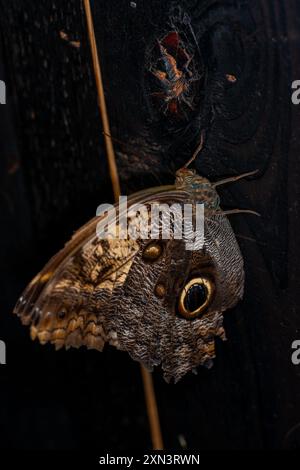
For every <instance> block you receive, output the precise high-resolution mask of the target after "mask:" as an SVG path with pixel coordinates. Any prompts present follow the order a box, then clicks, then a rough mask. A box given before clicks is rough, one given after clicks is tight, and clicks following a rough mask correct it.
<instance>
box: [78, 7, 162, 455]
mask: <svg viewBox="0 0 300 470" xmlns="http://www.w3.org/2000/svg"><path fill="white" fill-rule="evenodd" d="M83 2H84V9H85V14H86V21H87V28H88V36H89V42H90V47H91V54H92V60H93V67H94V74H95V81H96V88H97V94H98V104H99V108H100V114H101V119H102V126H103V135H104V139H105V146H106V153H107V160H108V165H109V173H110V178H111V182H112V187H113V192H114V197H115V200H116V201H118V199H119V196H120V194H121V189H120V180H119V174H118V169H117V165H116V158H115V153H114V147H113V143H112V138H111V133H110V126H109V119H108V114H107V108H106V102H105V95H104V88H103V81H102V75H101V67H100V59H99V52H98V50H97V43H96V38H95V30H94V23H93V17H92V12H91V5H90V0H83ZM141 374H142V379H143V384H144V394H145V402H146V407H147V414H148V420H149V426H150V431H151V439H152V444H153V449H154V450H162V449H163V441H162V434H161V428H160V421H159V414H158V408H157V402H156V396H155V390H154V384H153V379H152V375H151V374H150V372H148V371H147V370H146V369H145V368H144V367H143V366H141Z"/></svg>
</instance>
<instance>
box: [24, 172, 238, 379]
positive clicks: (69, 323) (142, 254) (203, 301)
mask: <svg viewBox="0 0 300 470" xmlns="http://www.w3.org/2000/svg"><path fill="white" fill-rule="evenodd" d="M153 202H159V203H168V204H169V205H171V204H174V203H176V204H178V205H179V206H183V205H184V204H186V203H189V204H194V205H195V204H196V203H197V202H202V203H204V206H205V223H204V229H205V240H204V245H203V247H202V248H201V249H199V250H194V251H188V250H186V247H185V242H184V240H177V239H175V238H174V237H171V238H170V239H169V240H149V239H146V240H134V239H130V238H127V239H110V238H108V239H104V240H101V239H99V238H98V237H97V234H96V227H97V223H98V219H99V218H98V217H96V218H94V219H92V220H91V221H90V222H88V223H87V224H86V225H85V226H84V227H82V228H81V229H79V230H78V231H77V232H76V233H75V234H74V236H73V237H72V239H71V240H70V241H69V242H68V243H67V244H66V246H65V247H64V248H63V250H61V251H60V252H59V253H58V254H57V255H55V256H54V257H53V258H52V259H51V260H50V261H49V263H48V264H47V265H46V266H45V267H44V269H43V270H42V271H41V272H40V273H39V274H38V275H37V276H36V277H35V278H34V279H33V281H32V282H31V283H30V284H29V286H28V287H27V289H26V290H25V292H24V293H23V295H22V297H21V298H20V300H19V302H18V303H17V305H16V307H15V313H16V314H17V315H19V316H20V318H21V320H22V322H23V323H24V324H28V325H31V336H32V338H33V339H35V338H38V339H39V341H40V342H41V343H42V344H44V343H47V342H50V343H52V344H54V345H55V347H56V348H57V349H58V348H60V347H63V346H64V347H66V348H69V347H79V346H82V345H85V346H86V347H88V348H93V349H97V350H100V351H102V349H103V347H104V345H105V343H109V344H111V345H113V346H115V347H117V348H118V349H121V350H125V351H127V352H128V353H129V354H130V355H131V357H132V358H133V359H135V360H137V361H139V362H141V363H143V364H144V365H145V366H146V367H147V368H148V369H150V370H151V369H152V368H153V366H156V365H159V364H161V366H162V369H163V371H164V377H165V379H166V380H167V381H169V380H170V379H172V378H173V379H174V380H175V381H177V380H179V379H180V378H181V377H182V376H183V375H185V373H187V372H188V371H190V370H195V369H196V367H197V366H198V365H205V366H207V367H210V366H211V365H212V359H213V358H214V356H215V337H217V336H219V337H221V338H223V339H224V338H225V333H224V329H223V326H222V320H223V312H224V311H225V310H227V309H229V308H231V307H233V306H235V305H236V303H237V302H238V301H239V300H240V299H241V298H242V296H243V289H244V270H243V258H242V255H241V253H240V250H239V247H238V244H237V242H236V239H235V236H234V233H233V230H232V228H231V226H230V223H229V221H228V219H227V217H226V216H225V215H224V214H222V211H221V209H220V201H219V196H218V194H217V192H216V190H215V189H214V185H213V184H212V183H210V182H209V180H207V179H206V178H204V177H202V176H199V175H198V174H197V173H196V172H195V171H193V170H188V169H181V170H179V171H178V172H177V173H176V181H175V185H174V186H171V187H158V188H151V189H148V190H145V191H142V192H140V193H136V194H134V195H132V196H131V197H129V199H128V207H129V208H130V207H132V206H133V205H134V204H136V203H143V204H145V205H147V204H151V203H153ZM103 217H104V216H103ZM118 229H119V233H120V231H122V230H123V228H122V227H121V226H119V227H118Z"/></svg>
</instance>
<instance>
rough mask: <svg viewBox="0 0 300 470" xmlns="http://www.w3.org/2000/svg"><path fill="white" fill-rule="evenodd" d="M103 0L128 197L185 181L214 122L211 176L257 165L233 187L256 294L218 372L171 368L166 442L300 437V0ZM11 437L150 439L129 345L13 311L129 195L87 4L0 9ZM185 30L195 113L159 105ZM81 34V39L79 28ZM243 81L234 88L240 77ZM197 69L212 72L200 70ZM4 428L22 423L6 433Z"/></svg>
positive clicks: (111, 96) (0, 410) (251, 292)
mask: <svg viewBox="0 0 300 470" xmlns="http://www.w3.org/2000/svg"><path fill="white" fill-rule="evenodd" d="M131 3H132V2H129V1H125V0H122V1H117V0H113V1H108V0H106V1H105V0H97V2H92V6H93V14H94V18H95V27H96V36H97V42H98V46H99V50H100V54H101V63H102V68H103V75H104V85H105V91H106V98H107V104H108V111H109V116H110V120H111V126H112V133H113V135H114V136H115V137H116V138H118V139H121V140H122V141H124V142H125V143H126V145H117V146H116V149H117V159H118V166H119V169H120V176H121V183H122V190H123V193H126V192H132V191H134V190H137V189H140V188H143V187H147V186H150V185H153V184H158V183H159V184H160V183H168V182H171V181H172V179H173V175H174V171H175V170H176V168H178V167H179V166H180V165H181V164H182V163H184V162H185V161H186V160H187V159H188V157H189V156H190V154H191V152H192V150H193V149H194V148H195V146H196V145H197V143H198V141H199V134H200V130H201V129H203V128H205V129H206V130H207V141H206V147H205V150H204V152H203V154H202V155H201V158H199V159H198V160H197V162H196V166H197V169H198V171H199V172H200V173H201V174H203V175H205V176H208V177H209V178H211V179H214V178H216V179H218V178H220V177H223V176H225V175H226V176H227V175H233V174H239V173H242V172H244V171H248V170H255V169H258V170H259V173H258V175H257V176H256V177H255V178H253V179H251V180H248V181H242V182H239V183H236V184H234V185H231V186H229V187H228V188H224V189H222V191H221V197H222V201H223V206H224V207H244V208H252V209H254V210H256V211H258V212H260V213H261V215H262V217H261V218H260V219H258V218H254V217H252V216H245V215H243V216H242V215H241V216H236V217H234V218H233V219H232V224H233V226H234V229H235V232H236V234H237V237H238V240H239V243H240V246H241V249H242V252H243V255H244V258H245V264H246V292H245V298H244V300H243V302H241V303H240V304H239V305H238V306H237V308H235V309H234V310H233V311H231V312H228V313H227V314H226V320H225V325H226V331H227V336H228V342H226V343H221V342H219V343H218V347H217V358H216V360H215V364H214V368H213V369H212V370H210V371H207V370H199V373H198V375H197V376H193V375H190V376H187V377H186V378H184V379H183V380H182V381H181V382H180V383H179V384H177V385H167V384H165V383H164V382H163V380H162V378H161V375H160V371H156V372H155V374H154V380H155V386H156V390H157V396H158V404H159V409H160V414H161V421H162V430H163V434H164V439H165V443H166V447H168V448H180V438H179V436H180V435H182V436H184V438H185V440H186V442H187V446H188V448H193V449H200V450H202V449H221V448H222V449H241V448H247V449H251V448H264V449H266V448H294V447H296V448H297V447H298V448H299V446H300V368H299V367H300V366H298V367H296V366H294V365H292V363H291V343H292V342H293V341H294V340H295V339H299V337H300V317H299V314H300V312H299V306H298V293H299V279H300V273H299V261H298V260H299V256H300V248H299V243H298V240H299V235H298V234H299V228H300V221H299V170H300V168H299V155H298V153H299V144H300V137H299V131H298V129H299V128H300V127H299V125H300V118H299V113H300V111H299V109H298V107H296V106H293V105H292V104H291V98H290V97H291V82H292V80H296V79H300V60H299V57H298V55H299V54H298V51H299V44H300V6H299V2H297V1H296V0H290V1H289V2H287V1H284V0H251V1H247V0H236V1H229V0H228V1H227V0H222V1H218V2H217V1H214V0H201V1H200V0H197V1H196V0H195V1H194V0H186V1H177V2H171V1H164V2H162V1H159V0H147V1H146V0H144V1H140V0H137V1H136V2H135V3H136V7H133V6H132V5H131ZM0 6H1V12H2V13H1V18H0V26H1V59H2V60H1V70H0V72H1V76H0V79H5V80H6V83H7V88H8V104H7V105H6V106H1V110H0V111H1V113H0V123H1V126H0V132H1V141H0V146H1V159H0V178H1V188H0V189H1V192H0V207H1V211H0V217H1V245H0V257H1V261H0V262H1V265H0V266H1V285H2V288H1V291H0V302H1V303H0V306H1V314H0V339H3V340H5V341H6V343H7V360H8V365H7V366H6V368H5V370H4V369H3V367H1V369H0V403H1V404H0V421H1V427H2V430H1V432H2V435H1V446H3V447H10V448H15V447H17V448H51V449H55V448H81V447H82V448H88V447H94V448H97V449H107V450H109V449H119V450H122V449H128V448H138V449H141V450H142V449H145V448H150V438H149V434H148V428H147V418H146V414H145V409H144V400H143V391H142V384H141V378H140V373H139V367H138V365H137V364H135V363H133V362H132V361H131V360H130V359H129V358H128V357H127V355H126V354H125V353H120V352H117V351H115V350H113V349H110V348H108V349H107V350H106V351H105V352H104V353H103V354H99V353H97V352H93V351H86V350H84V349H82V350H79V351H68V352H64V351H61V352H58V353H55V352H54V350H53V349H52V348H51V347H50V346H48V347H41V346H39V345H38V344H36V343H32V342H31V340H30V339H29V334H28V331H27V330H26V329H25V328H23V327H21V326H20V323H19V321H18V319H16V318H14V317H13V316H12V315H11V311H12V308H13V306H14V304H15V302H16V300H17V298H18V295H19V294H20V292H21V291H22V289H23V288H24V287H25V285H26V284H27V282H28V281H29V280H30V279H31V277H32V276H33V275H34V274H35V273H36V272H37V271H38V270H39V269H40V268H41V267H42V266H43V264H44V263H45V262H46V261H47V259H48V258H49V256H51V255H52V254H54V253H55V252H56V250H57V249H59V248H60V247H61V246H62V245H63V243H64V242H65V241H66V240H67V239H68V238H69V237H70V236H71V234H72V232H73V231H74V230H75V229H76V228H78V227H79V226H80V225H81V224H82V223H84V222H85V221H86V220H87V219H89V218H90V217H92V216H93V215H94V213H95V210H96V207H97V205H98V204H99V203H101V202H110V201H112V191H111V187H110V181H109V178H108V173H107V165H106V160H105V153H104V146H103V139H102V136H101V123H100V118H99V112H98V108H97V98H96V92H95V85H94V78H93V73H92V66H91V57H90V52H89V46H88V40H87V32H86V24H85V18H84V11H83V6H82V3H81V2H80V1H79V0H64V1H62V0H59V1H58V0H51V1H46V0H42V1H40V2H35V3H33V2H32V3H29V2H25V1H21V0H19V1H18V0H11V1H10V2H4V1H1V2H0ZM172 31H176V32H177V33H178V34H179V35H180V37H181V38H182V40H183V43H184V47H185V49H186V51H188V53H189V54H190V55H191V56H192V61H191V70H192V75H193V77H194V78H195V81H193V82H191V83H190V84H189V93H190V96H191V97H192V100H193V104H194V106H193V109H191V108H189V107H186V106H185V105H184V104H183V103H182V102H180V103H178V109H179V114H177V115H174V113H172V112H169V111H166V109H165V106H163V105H164V102H162V101H161V102H159V100H156V99H154V98H153V93H154V92H156V91H159V84H158V83H157V81H155V80H154V78H153V74H151V67H153V64H154V65H155V64H156V61H157V49H155V47H157V41H161V40H162V39H163V38H164V37H166V35H168V33H170V32H172ZM66 38H68V39H66ZM228 74H229V75H233V76H235V77H236V81H235V82H234V83H233V82H230V81H228V79H227V78H226V75H228ZM196 79H197V80H196ZM3 430H5V432H3Z"/></svg>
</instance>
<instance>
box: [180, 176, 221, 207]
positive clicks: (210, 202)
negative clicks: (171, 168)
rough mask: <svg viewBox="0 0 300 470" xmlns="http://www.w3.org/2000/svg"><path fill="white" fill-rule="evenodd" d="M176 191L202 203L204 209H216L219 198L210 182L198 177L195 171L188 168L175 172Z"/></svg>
mask: <svg viewBox="0 0 300 470" xmlns="http://www.w3.org/2000/svg"><path fill="white" fill-rule="evenodd" d="M175 186H176V189H179V190H183V191H187V192H189V193H190V194H191V195H192V196H193V197H194V198H195V199H197V200H198V201H199V202H203V203H204V204H205V206H206V207H209V208H214V209H216V208H218V207H219V204H220V198H219V196H218V193H217V191H216V190H215V188H214V187H213V185H212V184H211V182H210V181H209V180H208V179H207V178H205V177H204V176H200V175H198V173H197V172H196V170H192V169H190V168H180V170H177V171H176V180H175Z"/></svg>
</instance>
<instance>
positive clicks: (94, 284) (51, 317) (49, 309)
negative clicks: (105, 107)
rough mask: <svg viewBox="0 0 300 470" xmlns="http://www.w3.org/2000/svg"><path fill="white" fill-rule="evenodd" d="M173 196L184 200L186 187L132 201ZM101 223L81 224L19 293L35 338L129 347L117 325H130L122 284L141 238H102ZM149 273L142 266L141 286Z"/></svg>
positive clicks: (22, 315)
mask: <svg viewBox="0 0 300 470" xmlns="http://www.w3.org/2000/svg"><path fill="white" fill-rule="evenodd" d="M172 197H173V199H174V200H181V199H182V192H176V191H173V192H172V191H170V188H169V187H166V188H163V187H162V188H159V190H157V189H156V188H152V189H150V190H146V191H142V192H140V193H136V194H135V195H133V196H132V197H131V198H129V200H128V206H129V207H130V206H132V205H133V204H136V203H145V204H147V203H149V204H150V203H151V202H153V201H160V200H165V199H168V200H169V201H170V198H171V199H172ZM98 223H99V217H96V218H94V219H92V220H91V221H90V222H88V223H87V224H86V225H85V226H83V227H82V228H81V229H79V230H78V231H77V232H76V233H75V234H74V236H73V237H72V239H71V240H70V241H69V242H68V243H67V244H66V246H65V247H64V249H63V250H61V251H60V252H59V253H57V254H56V255H55V256H54V257H53V258H52V259H51V260H50V261H49V262H48V263H47V265H46V266H45V267H44V268H43V269H42V271H41V272H40V273H39V274H38V275H37V276H36V277H35V278H34V279H33V280H32V281H31V283H30V284H29V285H28V287H27V288H26V289H25V291H24V293H23V294H22V296H21V297H20V299H19V301H18V303H17V305H16V307H15V309H14V313H16V314H17V315H18V316H19V317H20V318H21V321H22V323H23V324H25V325H30V327H31V337H32V339H35V338H38V339H39V341H40V342H41V343H42V344H45V343H47V342H50V343H52V344H54V345H55V347H56V348H57V349H59V348H60V347H62V346H66V347H67V348H68V347H70V346H73V347H79V346H81V345H85V346H87V347H88V348H95V349H98V350H102V349H103V346H104V344H105V342H109V343H110V344H113V345H115V346H119V347H120V348H122V349H129V350H130V345H128V344H127V343H126V341H123V342H122V343H121V344H120V343H119V342H118V340H117V335H118V329H123V330H124V331H125V330H126V328H128V323H127V320H126V322H125V323H126V325H124V328H123V324H124V322H123V319H122V318H120V321H119V322H118V321H117V320H118V318H119V317H122V311H123V310H124V309H126V308H127V303H124V296H126V293H125V292H124V289H125V286H127V285H129V288H130V272H131V269H132V265H133V263H134V262H136V261H135V258H136V257H137V255H138V253H139V251H140V250H141V249H142V245H143V243H142V242H141V241H136V240H133V239H130V238H129V239H125V240H122V239H105V240H100V239H99V238H98V237H97V235H96V227H97V224H98ZM119 230H122V229H121V228H120V227H119ZM146 275H147V273H146V272H144V271H143V270H141V272H140V279H139V287H138V288H139V290H141V286H143V285H144V284H145V285H147V279H145V276H146ZM146 291H147V287H146V288H145V292H146ZM123 305H124V308H123ZM138 316H139V314H138ZM124 318H125V317H124ZM132 324H134V320H133V322H132ZM125 327H126V328H125ZM130 341H131V340H130Z"/></svg>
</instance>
